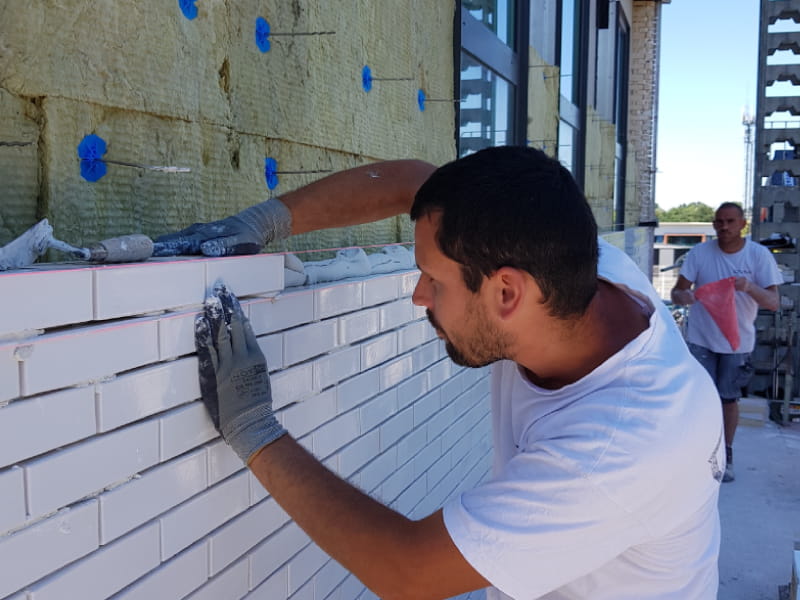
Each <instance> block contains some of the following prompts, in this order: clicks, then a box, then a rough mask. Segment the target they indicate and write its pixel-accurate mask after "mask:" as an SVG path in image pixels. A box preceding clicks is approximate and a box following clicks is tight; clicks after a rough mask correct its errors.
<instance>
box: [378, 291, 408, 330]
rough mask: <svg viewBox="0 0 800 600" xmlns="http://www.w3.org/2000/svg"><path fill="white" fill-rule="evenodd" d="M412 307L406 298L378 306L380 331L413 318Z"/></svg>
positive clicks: (393, 327)
mask: <svg viewBox="0 0 800 600" xmlns="http://www.w3.org/2000/svg"><path fill="white" fill-rule="evenodd" d="M413 313H414V309H413V305H412V304H411V301H410V300H409V299H408V298H403V299H401V300H397V301H396V302H390V303H389V304H384V305H383V306H381V307H380V314H381V331H387V330H389V329H395V328H396V327H400V326H401V325H405V324H406V323H408V322H409V321H411V320H413V318H414V314H413Z"/></svg>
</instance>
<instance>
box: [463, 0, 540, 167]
mask: <svg viewBox="0 0 800 600" xmlns="http://www.w3.org/2000/svg"><path fill="white" fill-rule="evenodd" d="M527 4H528V3H527V2H526V1H525V0H462V3H461V14H460V21H461V49H460V54H459V62H460V68H459V88H460V99H461V103H460V104H459V106H458V113H459V131H458V154H459V156H465V155H467V154H471V153H472V152H476V151H478V150H480V149H482V148H488V147H490V146H503V145H508V144H523V143H524V140H525V123H526V118H525V116H526V112H527V105H526V95H527V94H526V88H527V52H518V50H517V49H518V48H527V44H528V36H527V27H525V28H523V27H520V23H525V24H526V25H527V21H528V17H527ZM523 13H524V14H523Z"/></svg>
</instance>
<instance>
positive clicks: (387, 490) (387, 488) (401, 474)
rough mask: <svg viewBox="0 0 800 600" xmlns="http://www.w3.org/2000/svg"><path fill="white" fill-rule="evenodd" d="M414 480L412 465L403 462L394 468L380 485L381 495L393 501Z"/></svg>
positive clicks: (388, 500)
mask: <svg viewBox="0 0 800 600" xmlns="http://www.w3.org/2000/svg"><path fill="white" fill-rule="evenodd" d="M413 482H414V466H413V465H411V464H405V465H402V466H401V467H399V468H398V469H396V470H395V471H394V472H393V473H392V474H391V475H390V476H389V477H388V478H387V479H386V481H384V482H383V485H381V496H382V497H383V498H384V500H385V501H386V502H394V501H395V500H396V499H397V498H398V496H400V494H401V493H402V492H403V491H404V490H406V489H407V488H408V486H410V485H411V484H412V483H413Z"/></svg>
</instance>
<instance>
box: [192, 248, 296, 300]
mask: <svg viewBox="0 0 800 600" xmlns="http://www.w3.org/2000/svg"><path fill="white" fill-rule="evenodd" d="M204 262H205V264H206V286H207V287H208V288H209V289H211V287H212V286H213V285H214V284H215V283H216V282H217V281H220V280H221V281H223V282H224V283H225V285H227V286H228V289H230V290H231V291H232V292H233V293H234V294H236V295H237V296H239V297H243V296H252V295H254V294H265V293H268V292H275V291H279V290H282V289H283V255H282V254H253V255H250V256H226V257H223V258H209V259H206V260H205V261H204Z"/></svg>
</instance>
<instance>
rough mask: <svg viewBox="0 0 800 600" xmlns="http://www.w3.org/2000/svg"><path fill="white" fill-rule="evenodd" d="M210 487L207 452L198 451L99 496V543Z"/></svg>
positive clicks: (105, 541)
mask: <svg viewBox="0 0 800 600" xmlns="http://www.w3.org/2000/svg"><path fill="white" fill-rule="evenodd" d="M207 485H208V479H207V476H206V452H205V450H198V451H196V452H192V453H191V454H189V455H187V456H182V457H181V458H177V459H175V460H173V461H170V462H168V463H166V464H164V465H160V466H158V467H155V468H153V469H150V470H149V471H147V472H145V473H143V474H142V475H141V476H140V477H138V478H134V479H131V480H130V481H128V482H126V483H124V484H122V485H120V486H117V487H115V488H114V489H112V490H110V491H108V492H104V493H102V494H100V496H99V500H100V543H101V544H106V543H108V542H110V541H111V540H113V539H115V538H117V537H119V536H121V535H122V534H124V533H127V532H128V531H130V530H132V529H134V528H136V527H138V526H139V525H141V524H143V523H145V522H147V521H149V520H150V519H152V518H154V517H156V516H158V515H160V514H161V513H163V512H166V511H167V510H169V509H171V508H172V507H174V506H177V505H178V504H180V503H181V502H183V501H185V500H187V499H189V498H191V497H192V496H194V495H195V494H199V493H200V492H202V491H203V490H204V489H205V488H206V487H207Z"/></svg>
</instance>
